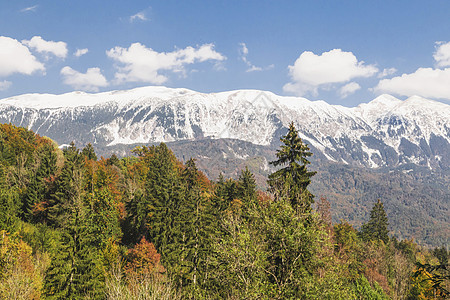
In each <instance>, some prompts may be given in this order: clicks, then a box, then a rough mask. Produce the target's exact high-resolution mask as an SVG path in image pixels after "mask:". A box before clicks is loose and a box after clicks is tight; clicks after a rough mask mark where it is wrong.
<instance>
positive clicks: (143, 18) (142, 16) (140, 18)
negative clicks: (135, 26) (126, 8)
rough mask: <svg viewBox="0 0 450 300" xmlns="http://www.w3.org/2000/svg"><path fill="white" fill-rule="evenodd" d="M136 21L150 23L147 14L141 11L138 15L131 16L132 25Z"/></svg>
mask: <svg viewBox="0 0 450 300" xmlns="http://www.w3.org/2000/svg"><path fill="white" fill-rule="evenodd" d="M134 21H148V19H147V17H146V16H145V12H144V11H140V12H138V13H137V14H135V15H132V16H130V23H133V22H134Z"/></svg>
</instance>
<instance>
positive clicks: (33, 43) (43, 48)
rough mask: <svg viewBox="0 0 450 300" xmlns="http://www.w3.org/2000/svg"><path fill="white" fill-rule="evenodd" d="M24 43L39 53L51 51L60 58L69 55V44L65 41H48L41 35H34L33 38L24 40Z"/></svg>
mask: <svg viewBox="0 0 450 300" xmlns="http://www.w3.org/2000/svg"><path fill="white" fill-rule="evenodd" d="M22 43H23V44H24V45H26V46H28V47H30V48H32V49H34V50H36V51H37V52H39V53H46V54H49V53H51V54H53V55H55V56H57V57H60V58H65V57H66V56H67V44H66V43H64V42H54V41H46V40H44V39H43V38H42V37H40V36H33V37H32V38H31V40H23V41H22Z"/></svg>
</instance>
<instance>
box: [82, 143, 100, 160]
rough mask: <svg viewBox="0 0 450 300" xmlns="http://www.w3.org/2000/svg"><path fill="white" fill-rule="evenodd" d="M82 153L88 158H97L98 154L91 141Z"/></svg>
mask: <svg viewBox="0 0 450 300" xmlns="http://www.w3.org/2000/svg"><path fill="white" fill-rule="evenodd" d="M81 155H83V156H84V157H86V158H87V159H88V160H95V161H96V160H97V155H96V154H95V150H94V147H93V146H92V144H91V143H89V144H87V145H86V147H84V148H83V150H82V151H81Z"/></svg>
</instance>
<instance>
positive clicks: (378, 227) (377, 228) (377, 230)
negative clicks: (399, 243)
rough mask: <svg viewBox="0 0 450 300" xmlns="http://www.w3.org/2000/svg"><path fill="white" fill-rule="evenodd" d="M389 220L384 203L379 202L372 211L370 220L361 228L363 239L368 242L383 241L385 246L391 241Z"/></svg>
mask: <svg viewBox="0 0 450 300" xmlns="http://www.w3.org/2000/svg"><path fill="white" fill-rule="evenodd" d="M388 226H389V223H388V218H387V216H386V212H385V210H384V206H383V203H382V202H381V201H380V199H378V201H377V202H376V203H375V205H374V206H373V208H372V210H371V211H370V220H369V222H367V223H366V224H363V225H362V227H361V232H360V234H361V237H362V238H363V239H364V240H366V241H368V240H382V241H383V242H384V243H385V244H387V243H388V241H389V236H388V233H389V230H388Z"/></svg>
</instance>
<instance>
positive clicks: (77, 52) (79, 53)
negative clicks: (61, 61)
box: [73, 48, 89, 57]
mask: <svg viewBox="0 0 450 300" xmlns="http://www.w3.org/2000/svg"><path fill="white" fill-rule="evenodd" d="M88 52H89V49H88V48H84V49H77V51H75V53H74V54H73V55H75V56H76V57H80V56H82V55H85V54H86V53H88Z"/></svg>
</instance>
